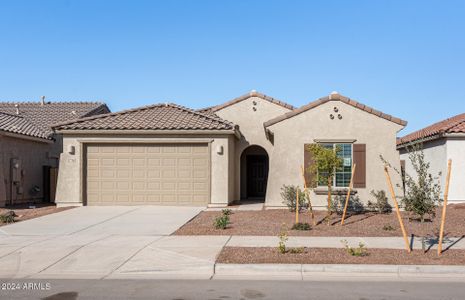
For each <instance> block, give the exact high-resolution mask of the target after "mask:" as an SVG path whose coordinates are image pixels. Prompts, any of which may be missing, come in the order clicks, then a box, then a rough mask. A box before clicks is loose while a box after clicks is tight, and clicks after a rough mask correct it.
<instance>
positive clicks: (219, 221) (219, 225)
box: [213, 215, 229, 229]
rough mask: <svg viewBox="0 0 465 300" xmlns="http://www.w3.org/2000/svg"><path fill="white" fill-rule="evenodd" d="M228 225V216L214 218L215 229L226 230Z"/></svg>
mask: <svg viewBox="0 0 465 300" xmlns="http://www.w3.org/2000/svg"><path fill="white" fill-rule="evenodd" d="M228 224H229V216H228V215H221V216H219V217H216V219H215V222H214V223H213V225H215V228H216V229H226V227H228Z"/></svg>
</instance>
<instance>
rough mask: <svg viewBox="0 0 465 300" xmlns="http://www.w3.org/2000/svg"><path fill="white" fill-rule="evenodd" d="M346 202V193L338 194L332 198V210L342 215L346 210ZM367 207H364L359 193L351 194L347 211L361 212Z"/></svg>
mask: <svg viewBox="0 0 465 300" xmlns="http://www.w3.org/2000/svg"><path fill="white" fill-rule="evenodd" d="M345 202H346V195H343V194H338V195H335V196H334V197H333V199H332V200H331V212H332V213H336V214H337V215H342V213H343V211H344V205H345ZM364 210H365V208H364V207H363V204H362V201H361V200H360V197H359V196H357V195H351V196H350V197H349V203H347V211H348V212H350V213H352V214H361V213H363V211H364Z"/></svg>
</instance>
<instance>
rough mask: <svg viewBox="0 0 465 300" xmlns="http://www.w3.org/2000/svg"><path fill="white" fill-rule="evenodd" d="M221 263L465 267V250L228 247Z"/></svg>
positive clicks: (222, 253)
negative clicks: (283, 250)
mask: <svg viewBox="0 0 465 300" xmlns="http://www.w3.org/2000/svg"><path fill="white" fill-rule="evenodd" d="M216 262H217V263H227V264H266V263H279V264H385V265H465V250H447V251H445V252H443V253H442V255H441V256H440V257H438V256H437V252H436V251H434V250H431V251H429V252H427V253H423V251H421V250H414V251H412V252H411V253H410V254H409V253H407V252H406V251H405V250H396V249H368V255H367V256H363V257H359V256H351V255H349V254H348V253H347V251H346V250H345V249H336V248H304V251H303V253H285V254H281V253H279V252H278V249H277V248H269V247H268V248H253V247H225V248H223V250H222V251H221V253H220V255H219V256H218V258H217V260H216Z"/></svg>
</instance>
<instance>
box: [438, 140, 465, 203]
mask: <svg viewBox="0 0 465 300" xmlns="http://www.w3.org/2000/svg"><path fill="white" fill-rule="evenodd" d="M447 159H452V170H451V176H450V186H449V201H450V202H449V203H454V202H464V201H465V139H447ZM447 159H446V160H445V162H444V164H447V162H446V161H447ZM443 174H444V175H443V178H444V180H445V178H446V177H445V174H446V173H445V172H443Z"/></svg>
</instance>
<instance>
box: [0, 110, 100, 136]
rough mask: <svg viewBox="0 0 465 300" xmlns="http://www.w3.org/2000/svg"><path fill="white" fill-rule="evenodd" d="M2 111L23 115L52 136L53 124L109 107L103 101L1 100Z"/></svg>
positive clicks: (98, 111) (45, 133) (92, 113)
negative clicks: (44, 101) (43, 101)
mask: <svg viewBox="0 0 465 300" xmlns="http://www.w3.org/2000/svg"><path fill="white" fill-rule="evenodd" d="M0 111H1V112H5V113H7V114H10V115H16V116H21V117H23V118H24V119H25V120H27V121H28V122H30V123H31V124H33V125H34V126H35V127H37V129H39V130H41V131H42V132H43V135H46V136H51V135H52V134H53V130H52V128H51V126H52V125H53V124H56V123H61V122H67V121H72V120H76V119H78V118H81V117H86V116H90V115H95V114H99V113H107V112H109V109H108V107H107V106H106V105H105V104H104V103H101V102H46V103H44V104H41V103H40V102H0ZM17 111H19V114H17Z"/></svg>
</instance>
